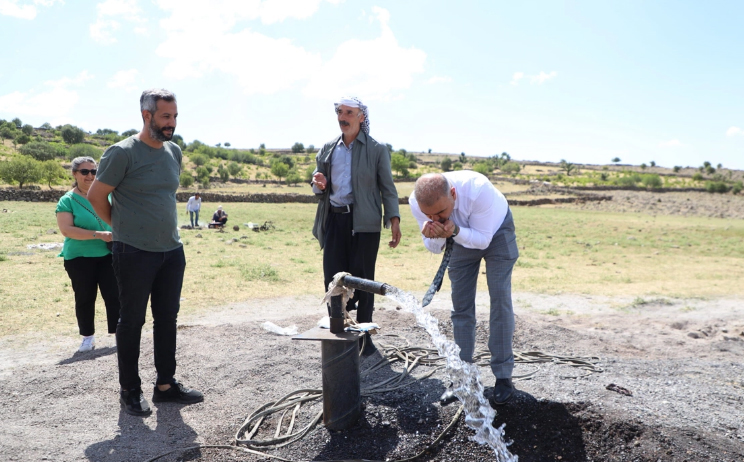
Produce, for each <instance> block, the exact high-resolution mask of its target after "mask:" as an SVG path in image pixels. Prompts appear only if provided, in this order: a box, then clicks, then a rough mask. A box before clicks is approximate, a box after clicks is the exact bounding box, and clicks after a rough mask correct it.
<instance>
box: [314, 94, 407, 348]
mask: <svg viewBox="0 0 744 462" xmlns="http://www.w3.org/2000/svg"><path fill="white" fill-rule="evenodd" d="M334 107H335V109H336V116H337V119H338V124H339V127H340V128H341V135H340V136H337V137H335V138H334V139H332V140H331V141H329V142H327V143H326V144H325V145H324V146H323V147H322V148H321V149H320V151H318V154H317V155H316V156H315V163H316V167H315V171H314V172H313V181H312V183H311V184H312V187H313V192H314V193H315V194H316V195H318V196H319V199H320V201H319V203H318V210H317V212H316V215H315V224H314V225H313V236H315V238H316V239H318V242H319V243H320V248H321V249H323V273H324V276H325V287H326V290H327V289H328V284H329V283H330V282H331V280H332V279H333V276H334V275H335V274H336V273H338V272H341V271H344V272H347V273H351V274H352V275H354V276H357V277H361V278H365V279H374V278H375V262H376V261H377V251H378V250H379V247H380V232H381V225H382V223H384V225H385V228H390V229H391V232H392V240H391V241H390V242H389V243H388V245H389V246H390V247H392V248H395V247H397V246H398V243H399V242H400V238H401V234H400V213H399V212H398V191H397V190H396V189H395V184H394V183H393V173H392V170H391V169H390V151H389V150H388V148H387V146H386V145H385V144H382V143H379V142H377V141H376V140H375V139H373V138H372V137H371V136H369V112H368V110H367V106H365V105H364V104H362V102H361V101H360V100H359V99H358V98H354V97H345V98H341V99H340V100H339V101H337V102H336V103H335V104H334ZM383 209H384V214H383ZM346 309H347V310H349V311H351V310H354V309H356V310H357V321H358V322H372V311H373V309H374V294H370V293H367V292H363V291H361V290H357V291H356V292H355V294H354V298H352V299H351V300H349V303H348V305H347V307H346ZM375 350H376V348H375V347H374V345H373V343H372V341H371V339H370V338H369V334H367V338H366V341H365V347H364V351H363V352H362V353H363V354H365V355H370V354H372V353H374V351H375Z"/></svg>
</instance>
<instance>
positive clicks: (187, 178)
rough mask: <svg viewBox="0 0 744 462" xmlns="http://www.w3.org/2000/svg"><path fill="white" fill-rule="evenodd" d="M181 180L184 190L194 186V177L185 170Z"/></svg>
mask: <svg viewBox="0 0 744 462" xmlns="http://www.w3.org/2000/svg"><path fill="white" fill-rule="evenodd" d="M179 180H180V182H181V186H183V187H184V188H188V187H189V186H191V185H192V184H194V177H193V176H191V173H189V172H187V171H185V170H184V171H182V172H181V176H180V178H179Z"/></svg>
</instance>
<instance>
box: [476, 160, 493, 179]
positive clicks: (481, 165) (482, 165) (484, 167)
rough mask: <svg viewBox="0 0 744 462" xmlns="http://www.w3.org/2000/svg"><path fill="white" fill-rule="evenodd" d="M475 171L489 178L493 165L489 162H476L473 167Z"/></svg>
mask: <svg viewBox="0 0 744 462" xmlns="http://www.w3.org/2000/svg"><path fill="white" fill-rule="evenodd" d="M473 171H475V172H478V173H480V174H481V175H486V176H488V175H490V174H491V172H492V171H493V170H492V169H491V164H490V163H488V162H476V163H475V164H474V165H473Z"/></svg>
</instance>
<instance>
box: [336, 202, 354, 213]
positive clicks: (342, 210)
mask: <svg viewBox="0 0 744 462" xmlns="http://www.w3.org/2000/svg"><path fill="white" fill-rule="evenodd" d="M352 210H354V204H348V205H344V206H343V207H334V206H331V212H333V213H351V211H352Z"/></svg>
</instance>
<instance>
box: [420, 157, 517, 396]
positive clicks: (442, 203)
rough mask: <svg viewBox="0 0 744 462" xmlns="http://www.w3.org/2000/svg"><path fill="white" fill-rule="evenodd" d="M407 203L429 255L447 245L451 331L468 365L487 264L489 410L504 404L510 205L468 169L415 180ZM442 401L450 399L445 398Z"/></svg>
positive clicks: (512, 256) (509, 329) (513, 257)
mask: <svg viewBox="0 0 744 462" xmlns="http://www.w3.org/2000/svg"><path fill="white" fill-rule="evenodd" d="M408 202H409V204H410V205H411V213H413V216H414V217H415V218H416V221H418V223H419V227H420V229H421V234H422V236H423V240H424V245H425V246H426V248H427V249H429V251H431V252H433V253H440V252H442V250H444V249H445V246H446V244H447V241H448V240H449V239H451V240H452V241H451V244H450V245H451V246H452V247H451V248H452V254H451V257H450V260H449V266H448V268H447V272H448V273H449V278H450V282H451V284H452V314H451V318H452V327H453V334H454V337H455V343H457V345H458V346H459V347H460V359H462V360H463V361H467V362H473V350H474V349H475V293H476V284H477V282H478V273H479V270H480V265H481V261H485V262H486V281H487V283H488V292H489V294H490V296H491V318H490V324H489V331H490V332H489V336H488V349H489V350H490V351H491V371H492V372H493V374H494V376H496V385H495V387H494V390H493V396H492V397H491V398H490V400H489V401H490V403H491V406H496V405H500V404H504V403H506V402H507V401H508V400H509V399H510V398H511V396H512V394H513V392H514V386H513V385H512V380H511V378H512V370H513V369H514V354H513V353H512V339H513V336H514V310H513V309H512V299H511V275H512V268H513V267H514V263H515V262H516V261H517V258H518V257H519V250H518V249H517V240H516V234H515V232H514V220H513V219H512V214H511V210H509V204H508V203H507V201H506V198H504V195H503V194H501V193H500V192H499V191H498V190H497V189H496V188H495V187H494V186H493V184H491V182H490V181H489V180H488V178H486V177H485V176H483V175H481V174H480V173H476V172H473V171H470V170H461V171H457V172H447V173H444V174H439V173H429V174H426V175H423V176H422V177H420V178H419V179H418V180H416V185H415V187H414V191H413V194H412V195H411V197H410V198H409V199H408ZM450 395H451V394H450ZM442 400H443V401H447V400H450V396H448V393H445V395H444V396H442Z"/></svg>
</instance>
